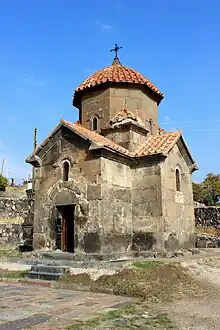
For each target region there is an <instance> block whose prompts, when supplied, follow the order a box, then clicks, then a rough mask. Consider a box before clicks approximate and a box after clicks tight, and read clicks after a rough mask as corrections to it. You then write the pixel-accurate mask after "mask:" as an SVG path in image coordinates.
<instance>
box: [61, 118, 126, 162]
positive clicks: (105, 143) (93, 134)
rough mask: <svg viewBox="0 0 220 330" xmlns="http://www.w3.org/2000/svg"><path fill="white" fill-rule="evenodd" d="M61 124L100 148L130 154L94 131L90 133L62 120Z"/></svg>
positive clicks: (78, 125)
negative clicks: (97, 144) (99, 145)
mask: <svg viewBox="0 0 220 330" xmlns="http://www.w3.org/2000/svg"><path fill="white" fill-rule="evenodd" d="M61 123H63V124H64V125H66V126H68V127H69V128H72V129H73V130H74V131H76V132H78V133H79V134H82V135H83V136H85V137H87V138H88V139H91V140H93V141H94V142H96V143H99V144H101V146H103V147H107V148H109V149H112V150H114V151H116V152H117V151H118V152H120V153H122V154H124V155H127V156H129V155H130V152H129V151H128V150H127V149H125V148H123V147H122V146H120V145H119V144H117V143H114V142H113V141H111V140H109V139H107V138H105V137H104V136H102V135H100V134H98V133H96V132H94V131H91V130H89V129H87V128H85V127H83V126H81V125H80V124H78V123H74V124H73V123H71V122H69V121H66V120H63V119H62V120H61Z"/></svg>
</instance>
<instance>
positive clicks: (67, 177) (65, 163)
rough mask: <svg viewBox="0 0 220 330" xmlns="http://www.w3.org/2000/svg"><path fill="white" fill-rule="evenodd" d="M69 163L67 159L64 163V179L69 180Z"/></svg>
mask: <svg viewBox="0 0 220 330" xmlns="http://www.w3.org/2000/svg"><path fill="white" fill-rule="evenodd" d="M69 169H70V166H69V163H68V162H67V161H65V162H64V163H63V181H68V180H69Z"/></svg>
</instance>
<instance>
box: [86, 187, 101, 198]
mask: <svg viewBox="0 0 220 330" xmlns="http://www.w3.org/2000/svg"><path fill="white" fill-rule="evenodd" d="M87 199H88V200H94V199H102V186H101V184H94V185H93V184H90V185H88V188H87Z"/></svg>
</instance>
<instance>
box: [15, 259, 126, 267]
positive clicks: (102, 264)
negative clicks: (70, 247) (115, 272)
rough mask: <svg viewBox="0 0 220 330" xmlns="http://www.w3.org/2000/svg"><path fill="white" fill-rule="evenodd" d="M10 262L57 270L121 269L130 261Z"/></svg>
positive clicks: (41, 260) (42, 260) (23, 260)
mask: <svg viewBox="0 0 220 330" xmlns="http://www.w3.org/2000/svg"><path fill="white" fill-rule="evenodd" d="M10 261H12V262H15V263H20V264H25V265H32V266H39V265H42V266H45V267H59V268H70V267H71V268H85V269H86V268H95V269H121V268H123V266H124V265H125V264H127V263H130V262H131V261H132V260H117V261H74V260H62V259H56V260H51V259H41V258H34V259H32V258H30V259H29V258H10Z"/></svg>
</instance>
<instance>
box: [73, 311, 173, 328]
mask: <svg viewBox="0 0 220 330" xmlns="http://www.w3.org/2000/svg"><path fill="white" fill-rule="evenodd" d="M102 328H103V329H104V328H109V329H115V330H116V329H119V330H120V329H140V328H141V329H146V330H147V329H148V330H149V329H164V330H166V329H176V327H175V325H174V324H173V322H172V321H171V320H170V319H169V318H168V316H167V315H166V314H158V315H148V314H146V312H145V310H144V308H143V307H142V306H140V305H135V306H134V305H131V306H128V307H124V308H119V309H117V310H114V309H113V310H112V311H108V312H105V313H102V314H100V315H98V316H96V317H94V318H92V319H91V320H89V321H84V322H83V321H75V322H74V323H73V325H71V326H70V327H68V328H67V330H89V329H102Z"/></svg>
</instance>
